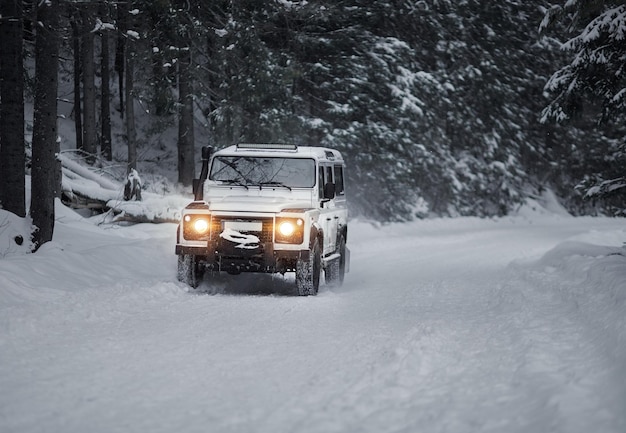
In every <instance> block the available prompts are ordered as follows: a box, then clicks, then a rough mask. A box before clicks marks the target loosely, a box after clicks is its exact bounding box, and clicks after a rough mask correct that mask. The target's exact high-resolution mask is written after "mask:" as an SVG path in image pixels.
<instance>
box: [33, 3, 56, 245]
mask: <svg viewBox="0 0 626 433" xmlns="http://www.w3.org/2000/svg"><path fill="white" fill-rule="evenodd" d="M37 21H38V22H39V25H38V27H37V29H36V32H37V35H36V42H35V81H36V88H35V107H34V115H33V116H34V118H33V157H32V169H31V176H32V180H31V183H32V184H31V189H32V193H31V204H30V215H31V217H32V219H33V225H34V226H35V227H36V229H35V231H34V233H33V244H34V246H35V249H38V248H39V247H40V246H41V245H43V244H44V243H46V242H48V241H51V240H52V235H53V232H54V217H55V212H54V202H55V198H56V197H59V195H60V192H61V191H60V189H61V188H60V187H61V167H60V164H59V162H58V160H57V159H56V155H57V154H58V153H59V141H58V134H57V91H58V62H59V39H60V36H59V29H58V23H59V1H58V0H49V1H47V2H45V3H42V4H41V5H39V6H38V10H37Z"/></svg>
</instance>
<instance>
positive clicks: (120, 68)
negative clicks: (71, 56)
mask: <svg viewBox="0 0 626 433" xmlns="http://www.w3.org/2000/svg"><path fill="white" fill-rule="evenodd" d="M127 15H128V7H127V6H126V3H120V4H118V5H117V22H118V31H117V39H116V41H115V42H116V43H115V72H117V77H118V84H119V85H118V88H119V98H120V117H121V118H122V119H123V118H124V110H125V108H124V63H125V53H126V29H127V24H126V23H127Z"/></svg>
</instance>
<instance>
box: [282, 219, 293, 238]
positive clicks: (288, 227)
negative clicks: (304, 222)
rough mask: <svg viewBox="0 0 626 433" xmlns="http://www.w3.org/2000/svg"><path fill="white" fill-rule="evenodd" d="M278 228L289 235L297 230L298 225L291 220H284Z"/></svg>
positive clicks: (284, 234) (283, 233)
mask: <svg viewBox="0 0 626 433" xmlns="http://www.w3.org/2000/svg"><path fill="white" fill-rule="evenodd" d="M278 230H279V231H280V234H281V235H283V236H285V237H289V236H291V235H292V234H293V233H294V232H295V231H296V227H295V226H294V225H293V223H292V222H291V221H284V222H282V223H281V224H280V226H279V227H278Z"/></svg>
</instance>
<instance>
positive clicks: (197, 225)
mask: <svg viewBox="0 0 626 433" xmlns="http://www.w3.org/2000/svg"><path fill="white" fill-rule="evenodd" d="M193 228H194V230H195V231H196V233H198V234H200V235H202V234H204V233H206V232H207V231H209V222H208V221H207V220H205V219H197V220H196V222H194V223H193Z"/></svg>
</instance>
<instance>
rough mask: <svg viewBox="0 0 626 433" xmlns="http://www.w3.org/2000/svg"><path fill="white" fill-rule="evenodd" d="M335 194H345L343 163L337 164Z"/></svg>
mask: <svg viewBox="0 0 626 433" xmlns="http://www.w3.org/2000/svg"><path fill="white" fill-rule="evenodd" d="M335 194H337V195H343V194H344V190H343V167H342V166H341V165H336V166H335Z"/></svg>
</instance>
